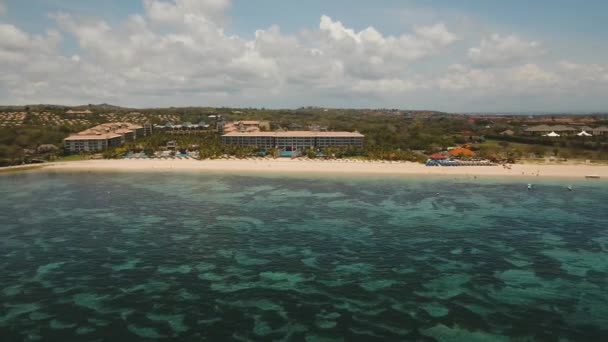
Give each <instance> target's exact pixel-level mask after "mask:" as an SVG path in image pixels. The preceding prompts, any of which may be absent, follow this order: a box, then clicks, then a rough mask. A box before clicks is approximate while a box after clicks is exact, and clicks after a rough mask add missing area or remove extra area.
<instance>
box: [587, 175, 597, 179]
mask: <svg viewBox="0 0 608 342" xmlns="http://www.w3.org/2000/svg"><path fill="white" fill-rule="evenodd" d="M585 178H589V179H600V176H598V175H587V176H585Z"/></svg>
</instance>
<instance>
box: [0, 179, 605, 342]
mask: <svg viewBox="0 0 608 342" xmlns="http://www.w3.org/2000/svg"><path fill="white" fill-rule="evenodd" d="M566 185H567V184H561V183H560V182H555V183H551V182H546V183H542V184H538V185H537V186H536V187H535V188H534V190H533V191H527V190H526V186H525V184H521V181H516V182H514V183H509V182H500V183H497V182H493V181H490V180H487V179H484V180H483V181H480V180H473V179H469V180H467V179H461V180H459V181H454V180H437V179H433V180H428V179H426V180H417V179H415V178H410V179H389V180H379V179H371V180H370V179H350V180H349V179H322V178H318V177H317V178H310V179H306V178H276V177H275V178H272V177H265V178H259V177H239V176H234V175H225V176H218V175H193V174H182V175H180V174H118V173H117V174H112V173H106V174H94V173H44V172H34V173H24V174H15V175H3V176H0V255H1V256H2V258H1V259H0V303H1V304H0V341H21V340H25V341H36V340H44V341H82V340H90V341H137V340H154V339H159V340H171V339H174V340H180V341H181V340H185V341H188V340H190V341H199V340H201V339H207V340H210V341H223V340H264V341H267V340H294V341H297V340H311V341H320V340H328V341H333V340H336V341H340V340H348V341H352V340H361V341H374V340H378V341H386V340H439V341H448V340H449V341H474V340H508V339H514V338H515V339H519V340H556V341H557V340H558V339H559V338H563V339H567V340H582V341H599V340H607V339H608V291H606V289H607V288H608V204H607V203H608V186H607V185H606V184H605V183H593V182H579V183H578V184H575V191H573V192H568V191H567V190H566V188H565V186H566Z"/></svg>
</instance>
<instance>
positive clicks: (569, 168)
mask: <svg viewBox="0 0 608 342" xmlns="http://www.w3.org/2000/svg"><path fill="white" fill-rule="evenodd" d="M26 170H27V171H29V170H42V171H88V172H101V171H111V172H181V171H186V172H208V173H231V174H243V175H247V174H272V175H276V174H285V175H287V174H296V175H297V174H301V175H334V176H335V175H348V176H351V175H352V176H356V175H361V176H431V175H432V176H471V177H483V176H491V177H499V178H502V177H509V178H511V177H519V178H538V179H543V178H568V179H581V180H583V179H585V176H587V175H597V176H600V177H601V178H600V179H601V180H606V179H608V165H589V164H561V165H560V164H514V165H512V166H511V169H507V168H503V167H502V166H455V167H438V166H435V167H429V166H425V165H423V164H418V163H412V162H389V161H375V162H371V161H352V160H350V161H346V160H339V161H335V160H332V161H323V160H291V159H264V160H259V159H258V160H251V159H250V160H246V159H245V160H202V161H199V160H157V159H153V160H146V159H119V160H87V161H71V162H55V163H48V164H38V165H36V166H35V167H32V166H31V165H23V166H16V167H10V168H6V169H5V168H0V173H2V171H4V173H13V172H17V171H26Z"/></svg>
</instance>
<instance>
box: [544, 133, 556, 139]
mask: <svg viewBox="0 0 608 342" xmlns="http://www.w3.org/2000/svg"><path fill="white" fill-rule="evenodd" d="M559 136H560V135H559V134H557V133H555V132H551V133H549V134H545V135H543V137H552V138H553V137H559Z"/></svg>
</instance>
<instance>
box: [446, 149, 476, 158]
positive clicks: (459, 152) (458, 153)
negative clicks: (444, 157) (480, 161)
mask: <svg viewBox="0 0 608 342" xmlns="http://www.w3.org/2000/svg"><path fill="white" fill-rule="evenodd" d="M448 153H449V154H450V155H451V156H453V157H474V156H475V152H473V151H471V150H469V149H468V148H462V147H459V148H455V149H453V150H450V152H448Z"/></svg>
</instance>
